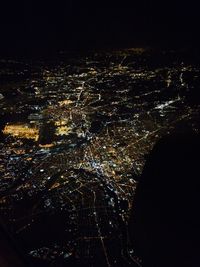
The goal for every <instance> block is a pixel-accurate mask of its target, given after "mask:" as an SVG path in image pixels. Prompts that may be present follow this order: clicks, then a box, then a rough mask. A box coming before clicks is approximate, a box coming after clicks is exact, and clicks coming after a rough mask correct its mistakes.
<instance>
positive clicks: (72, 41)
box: [0, 0, 200, 55]
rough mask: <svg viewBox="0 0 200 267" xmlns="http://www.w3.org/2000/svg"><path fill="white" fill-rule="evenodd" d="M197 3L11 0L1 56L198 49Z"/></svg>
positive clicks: (5, 12)
mask: <svg viewBox="0 0 200 267" xmlns="http://www.w3.org/2000/svg"><path fill="white" fill-rule="evenodd" d="M199 20H200V19H199V17H198V8H197V5H196V4H195V2H194V1H190V2H189V3H184V2H181V1H175V2H173V1H172V0H170V1H165V2H161V1H157V0H153V1H147V0H142V1H132V2H131V1H129V2H127V1H121V3H114V1H109V2H108V3H106V2H105V1H101V2H92V1H90V2H89V1H87V2H84V3H82V1H80V0H77V1H65V2H64V1H62V2H60V3H56V2H54V3H53V2H49V3H48V2H47V1H45V2H43V3H37V2H34V1H28V3H27V2H26V1H23V0H22V1H21V2H20V3H14V1H13V2H12V1H6V3H3V4H2V8H1V19H0V25H1V45H0V54H1V55H5V54H7V55H9V54H10V55H15V54H22V55H26V54H37V53H46V54H48V53H54V52H56V51H58V50H78V51H81V50H90V49H105V48H119V47H122V48H123V47H133V46H155V47H179V48H180V47H181V48H183V47H193V46H194V47H198V45H199V41H198V25H199V22H200V21H199Z"/></svg>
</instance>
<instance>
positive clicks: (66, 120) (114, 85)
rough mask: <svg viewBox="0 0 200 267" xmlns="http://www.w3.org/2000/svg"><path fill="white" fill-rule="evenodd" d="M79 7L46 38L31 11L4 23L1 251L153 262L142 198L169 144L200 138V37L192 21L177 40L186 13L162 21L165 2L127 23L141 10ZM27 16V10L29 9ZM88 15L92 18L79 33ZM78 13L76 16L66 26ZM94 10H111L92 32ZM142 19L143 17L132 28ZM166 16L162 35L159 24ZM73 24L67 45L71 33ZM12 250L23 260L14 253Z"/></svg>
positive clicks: (78, 260) (37, 262)
mask: <svg viewBox="0 0 200 267" xmlns="http://www.w3.org/2000/svg"><path fill="white" fill-rule="evenodd" d="M157 4H158V3H156V2H154V6H157ZM69 5H70V8H69V11H68V12H69V13H70V12H72V11H73V12H74V13H73V12H72V14H71V15H68V18H67V19H64V18H60V20H59V14H58V15H56V16H55V17H54V18H51V19H47V20H46V22H45V24H44V25H45V27H46V26H47V25H48V26H49V29H47V31H46V35H45V33H44V36H43V34H42V33H43V30H42V29H40V24H41V23H42V21H43V19H42V16H40V15H38V22H35V23H33V22H32V20H31V19H33V18H32V17H31V19H30V21H29V22H28V26H27V28H26V25H25V22H24V20H22V18H21V19H19V21H18V22H17V23H16V25H15V18H16V14H15V12H14V11H13V10H14V7H15V5H14V6H13V9H12V12H11V13H12V14H11V15H12V20H10V21H9V22H5V21H4V22H2V23H1V27H2V28H3V29H4V30H3V33H2V36H3V39H4V40H3V41H2V44H1V53H0V54H1V57H0V118H1V119H0V176H1V179H0V226H1V228H2V229H3V232H5V233H6V235H8V236H9V238H8V239H9V241H7V240H8V239H7V237H6V238H3V237H2V238H1V241H0V248H1V247H2V244H5V251H7V247H9V246H10V245H9V244H12V246H13V247H15V248H16V254H19V255H21V258H22V259H23V260H24V261H25V263H24V265H22V264H21V263H19V265H18V263H17V261H16V267H18V266H19V267H20V266H27V267H28V266H31V267H32V266H34V267H40V266H42V267H45V266H55V267H58V266H60V267H61V266H70V267H72V266H74V267H75V266H88V267H93V266H102V267H103V266H108V267H112V266H113V267H114V266H120V267H125V266H133V267H134V266H143V265H142V261H141V259H139V258H138V257H137V255H136V254H135V253H134V244H133V242H132V241H131V239H130V236H129V231H128V223H129V217H130V213H131V210H132V208H133V207H134V201H133V199H134V194H135V190H136V188H137V185H138V183H139V182H140V177H141V175H142V172H143V169H144V166H145V163H146V160H147V158H148V155H149V153H150V152H151V150H152V149H153V147H154V145H155V144H156V143H157V142H158V141H159V140H160V139H162V138H163V137H165V136H168V135H171V134H184V133H187V132H188V131H190V130H192V131H193V132H195V133H196V134H199V133H200V132H199V131H200V127H199V114H200V99H199V86H200V66H199V54H198V49H197V46H198V41H197V39H195V38H196V36H195V34H194V33H193V31H192V32H191V31H190V34H188V32H189V30H188V29H189V28H187V27H186V29H185V31H186V32H185V35H184V37H180V39H179V36H180V35H181V34H180V35H179V30H178V25H179V20H181V18H182V15H181V16H179V17H178V18H177V20H176V19H175V14H176V12H175V11H176V9H175V11H173V12H172V21H171V22H170V23H171V24H170V23H169V24H168V21H166V18H165V17H167V15H166V13H167V12H168V11H169V7H167V8H166V11H165V13H163V19H161V18H160V15H159V16H157V17H154V14H157V11H158V10H161V9H160V8H161V7H159V9H155V10H154V9H153V7H151V12H152V13H151V14H152V15H147V13H148V12H147V11H148V8H150V6H151V5H150V4H147V3H145V2H144V1H143V2H142V3H141V4H137V5H136V6H137V8H136V10H135V11H134V12H133V13H134V14H137V15H135V18H134V19H133V20H131V19H128V20H126V19H125V18H126V12H128V13H127V14H128V16H129V15H130V13H131V11H128V10H129V9H130V6H125V5H124V6H125V7H124V8H123V7H122V9H123V10H124V11H126V12H125V13H124V14H123V16H122V18H121V21H123V20H125V22H124V24H123V23H120V22H118V15H119V14H120V12H119V10H120V6H119V7H117V8H114V11H116V14H118V15H116V18H115V17H114V15H113V18H114V19H111V18H112V17H111V18H110V19H109V12H108V13H107V12H106V11H103V10H104V8H99V11H98V12H97V11H95V10H96V9H95V8H94V7H90V8H87V7H84V6H81V5H80V6H79V5H78V3H77V5H75V4H72V3H71V2H70V4H69ZM5 7H6V10H8V7H7V6H5ZM23 7H25V4H23ZM39 7H41V10H43V8H44V6H43V5H41V6H39ZM63 7H64V5H63V6H61V7H60V8H59V11H60V12H62V13H60V14H62V16H64V14H65V12H64V11H62V9H63ZM65 7H66V5H65ZM103 7H105V6H103ZM176 7H178V8H179V5H178V4H177V6H176ZM193 8H194V7H193ZM53 9H54V5H52V6H51V8H49V9H48V11H49V13H50V14H52V12H53ZM112 9H113V8H111V7H109V8H108V9H106V8H105V10H112ZM33 10H36V9H33ZM38 10H40V9H39V8H38ZM74 10H76V12H77V13H76V16H75V11H74ZM133 10H134V8H133ZM137 10H140V13H138V12H137ZM177 10H178V9H177ZM186 10H187V6H185V7H184V8H183V13H184V14H187V12H186ZM17 11H18V15H21V16H22V14H25V18H26V19H27V18H28V17H29V15H28V14H29V13H28V14H27V13H26V11H27V10H26V9H25V11H24V9H23V10H22V6H20V7H18V9H17ZM114 11H112V12H114ZM143 11H144V13H143ZM191 11H193V9H191ZM92 12H93V13H92ZM95 12H96V13H95ZM145 12H146V13H145ZM188 12H189V11H188ZM58 13H59V12H58ZM91 13H92V14H93V15H90V16H89V14H91ZM77 14H78V15H77ZM83 14H84V16H87V19H86V20H85V21H84V22H83V25H82V28H81V29H79V30H78V32H76V34H77V35H76V36H75V34H74V32H75V31H77V25H78V24H79V23H81V21H82V19H83V17H84V16H83ZM4 16H5V15H4ZM30 16H34V15H30ZM62 16H61V17H62ZM73 16H74V20H77V22H76V23H72V25H70V26H69V25H67V23H68V21H69V20H71V19H72V17H73ZM88 16H89V17H88ZM95 16H97V18H100V17H101V16H105V22H103V23H102V25H103V26H102V25H101V21H98V22H97V21H96V20H95V23H94V24H93V25H91V28H90V29H88V30H86V29H85V30H83V29H84V27H86V28H87V27H88V26H89V24H90V19H92V18H93V19H94V17H95ZM133 17H134V16H133ZM89 18H90V19H89ZM139 18H141V19H144V22H143V23H142V22H140V26H138V29H137V30H132V26H131V25H133V23H134V22H136V21H138V20H139ZM152 18H153V19H152ZM159 18H160V21H161V24H162V25H163V26H162V27H163V31H164V32H163V33H162V34H161V33H160V32H161V31H162V29H161V26H157V28H156V26H155V25H157V24H156V23H157V19H159ZM54 19H57V20H59V22H57V23H55V24H54V23H53V21H54ZM112 23H116V27H117V28H116V29H114V30H111V28H112V25H113V24H112ZM148 23H149V26H147V25H148ZM173 23H174V24H173ZM193 23H194V25H196V21H195V19H193V20H192V19H191V20H190V26H192V25H193ZM172 24H173V25H175V27H174V28H175V29H174V32H172V31H170V30H171V29H172V28H173V25H172ZM22 25H25V26H22ZM44 25H43V26H44ZM52 25H54V26H52ZM60 25H62V26H60ZM65 25H67V26H66V28H67V29H68V30H67V31H68V36H70V38H71V40H70V41H69V42H68V39H67V38H64V37H63V38H61V35H62V33H63V31H64V28H65ZM107 25H108V28H109V29H108V32H107V30H106V27H107ZM127 25H128V28H127V31H124V28H125V27H127ZM182 25H186V23H185V20H183V19H182ZM188 25H189V24H188ZM51 26H52V27H55V29H53V28H51ZM17 27H19V28H20V30H19V33H18V34H19V36H18V38H17V37H16V35H17V33H16V32H15V31H16V28H17ZM21 27H22V28H23V29H22V28H21ZM95 27H96V29H97V31H95ZM151 27H152V28H153V27H154V28H153V29H152V30H150V28H151ZM167 27H169V29H168V30H167ZM11 28H12V29H11ZM57 28H59V30H58V31H57ZM28 29H30V32H29V30H28ZM143 29H145V30H144V31H143ZM193 30H194V31H195V26H194V27H193ZM9 31H10V32H11V36H8V32H9ZM93 31H94V32H95V33H94V34H91V32H93ZM36 32H38V34H36ZM141 32H143V35H144V36H142V33H141ZM168 32H169V34H168V36H167V37H165V39H163V36H164V35H165V33H168ZM182 32H183V31H182ZM50 33H51V34H52V36H50V35H51V34H50ZM98 33H99V35H98ZM131 33H132V36H133V35H135V39H136V41H133V39H134V38H133V37H130V38H129V35H130V34H131ZM176 34H177V36H178V37H177V36H176ZM49 36H50V37H49ZM56 36H57V39H55V37H56ZM77 36H78V37H77ZM117 36H118V37H119V40H118V38H117ZM152 36H153V37H152ZM155 36H156V37H155ZM84 38H85V39H84ZM151 38H152V40H150V39H151ZM168 38H169V39H168ZM86 39H88V40H86ZM158 39H160V40H163V41H162V42H163V43H164V44H163V43H160V42H161V41H160V42H159V41H158ZM13 40H16V42H15V43H14V44H13ZM80 40H81V41H80ZM92 40H96V41H95V42H93V41H92ZM173 40H174V44H175V45H174V47H173V48H172V45H171V44H172V43H173ZM48 42H50V43H51V44H50V45H48ZM166 42H168V44H166ZM179 42H184V45H180V43H179ZM40 43H41V47H40V48H38V47H39V46H40ZM194 43H195V45H194V48H193V49H192V48H191V46H192V45H193V44H194ZM46 47H47V48H46ZM169 183H172V184H173V181H170V179H169ZM0 233H1V231H0ZM3 246H4V245H3ZM3 251H4V249H3ZM14 251H15V249H14ZM5 253H7V252H5ZM10 257H11V258H13V262H15V260H16V257H17V256H16V255H15V253H13V254H12V255H11V256H10ZM2 258H3V257H2V256H0V266H2V267H4V266H5V267H10V266H14V265H9V264H7V265H6V264H5V265H3V264H4V261H3V260H2ZM156 266H157V265H156Z"/></svg>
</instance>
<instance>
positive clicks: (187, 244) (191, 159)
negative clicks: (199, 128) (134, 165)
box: [129, 133, 200, 267]
mask: <svg viewBox="0 0 200 267" xmlns="http://www.w3.org/2000/svg"><path fill="white" fill-rule="evenodd" d="M199 173H200V138H199V135H197V134H195V133H191V134H186V135H180V134H179V135H173V136H168V137H165V138H163V139H162V140H160V141H159V142H158V143H157V144H156V145H155V147H154V148H153V150H152V152H151V153H150V155H149V157H148V159H147V162H146V165H145V167H144V171H143V174H142V177H141V180H140V182H139V184H138V187H137V190H136V194H135V198H134V202H133V208H132V213H131V218H130V224H129V231H130V238H131V242H132V244H133V246H134V248H135V253H136V255H138V256H139V257H140V258H141V259H142V261H143V264H142V266H144V267H146V266H148V267H165V266H167V267H174V266H176V267H177V266H181V267H186V266H187V267H196V266H200V257H199V255H200V216H199V214H200V175H199Z"/></svg>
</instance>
